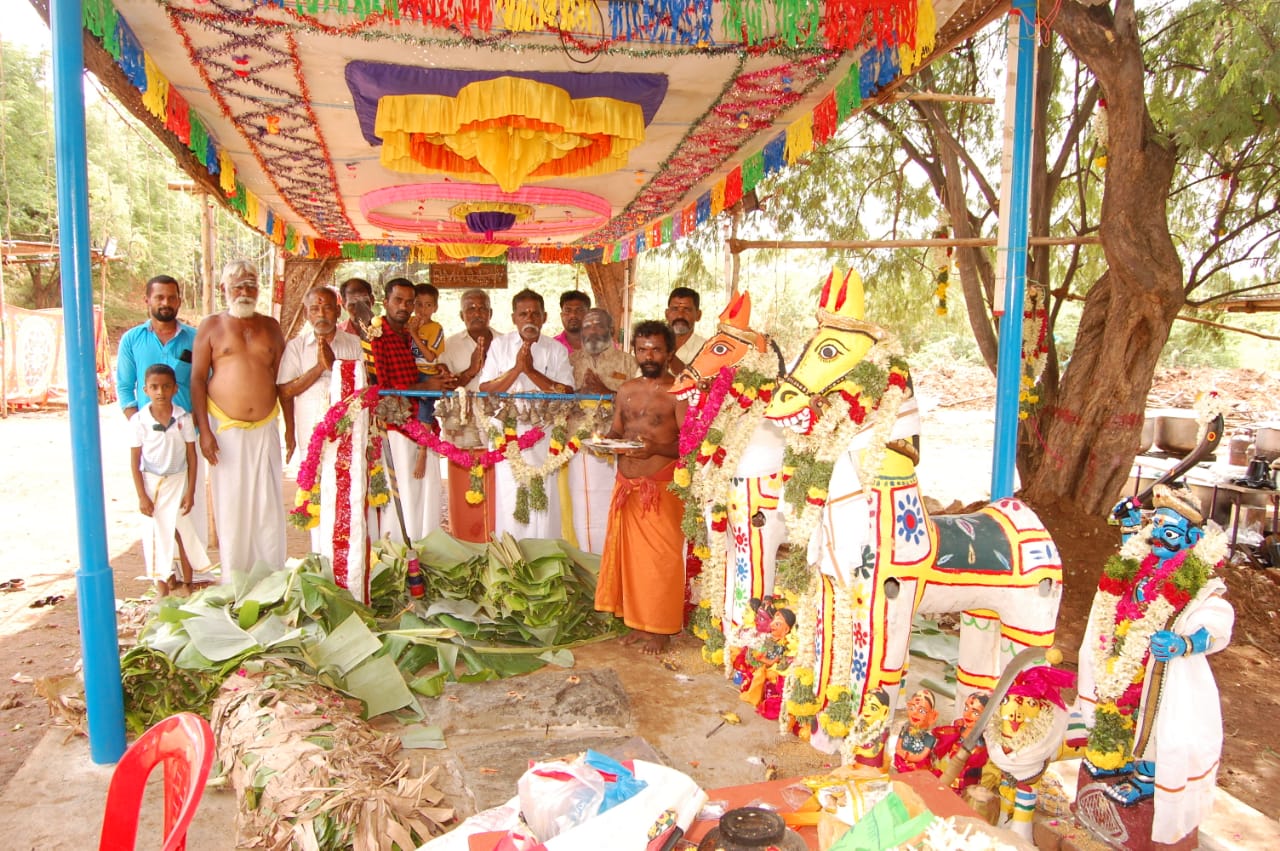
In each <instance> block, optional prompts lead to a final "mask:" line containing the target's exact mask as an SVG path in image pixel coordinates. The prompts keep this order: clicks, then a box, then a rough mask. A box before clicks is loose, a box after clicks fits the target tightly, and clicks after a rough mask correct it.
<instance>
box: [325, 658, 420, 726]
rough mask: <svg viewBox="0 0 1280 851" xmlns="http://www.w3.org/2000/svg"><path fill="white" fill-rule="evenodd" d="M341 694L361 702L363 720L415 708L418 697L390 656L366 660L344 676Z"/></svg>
mask: <svg viewBox="0 0 1280 851" xmlns="http://www.w3.org/2000/svg"><path fill="white" fill-rule="evenodd" d="M375 640H376V639H375ZM343 691H345V692H346V693H347V694H349V695H351V696H352V697H354V698H356V699H357V700H360V701H361V702H362V703H364V705H365V717H366V718H372V717H373V716H375V715H381V714H382V713H384V712H393V711H395V710H397V709H400V708H401V707H405V706H412V707H415V708H416V707H417V706H418V701H417V698H415V697H414V696H413V692H411V691H409V686H408V685H407V684H406V683H405V681H404V677H402V676H400V672H399V671H398V670H397V669H396V664H395V662H392V661H391V658H390V657H389V656H374V657H373V658H371V659H366V660H365V661H364V662H363V663H362V664H361V665H360V666H359V667H358V668H356V669H355V670H353V671H352V672H351V673H350V674H348V675H347V678H346V686H345V688H343ZM419 711H420V710H419Z"/></svg>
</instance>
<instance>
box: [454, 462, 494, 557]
mask: <svg viewBox="0 0 1280 851" xmlns="http://www.w3.org/2000/svg"><path fill="white" fill-rule="evenodd" d="M470 452H471V457H472V458H479V457H480V456H481V455H482V454H484V450H483V449H472V450H470ZM470 489H471V469H470V468H468V467H459V466H458V465H457V464H455V463H453V461H450V462H449V531H450V533H452V534H453V537H455V538H457V539H458V540H460V541H471V542H473V543H477V544H484V543H488V541H489V539H490V538H491V537H493V516H494V515H493V506H494V502H495V501H496V500H495V498H494V488H493V468H492V467H485V468H484V499H483V500H482V501H481V502H480V504H479V505H472V504H471V503H469V502H467V491H468V490H470Z"/></svg>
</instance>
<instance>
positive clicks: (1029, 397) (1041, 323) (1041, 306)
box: [1018, 286, 1049, 420]
mask: <svg viewBox="0 0 1280 851" xmlns="http://www.w3.org/2000/svg"><path fill="white" fill-rule="evenodd" d="M1048 362H1049V307H1048V304H1047V303H1046V301H1045V292H1044V288H1043V287H1040V286H1029V287H1027V303H1026V308H1025V309H1024V310H1023V311H1022V378H1021V382H1020V386H1019V390H1018V419H1020V420H1025V419H1026V418H1027V417H1029V416H1031V414H1032V413H1034V412H1035V410H1036V408H1037V407H1038V406H1039V404H1040V393H1039V392H1038V385H1039V384H1040V376H1042V375H1044V367H1045V364H1047V363H1048Z"/></svg>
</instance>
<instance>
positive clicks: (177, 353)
mask: <svg viewBox="0 0 1280 851" xmlns="http://www.w3.org/2000/svg"><path fill="white" fill-rule="evenodd" d="M146 295H147V313H148V314H150V317H151V318H150V319H148V320H147V321H146V322H143V323H142V324H141V325H138V326H136V327H134V328H130V329H129V330H128V331H126V332H125V333H124V336H123V337H121V338H120V350H119V352H118V354H117V356H116V393H117V394H118V395H119V397H120V407H121V408H123V409H124V415H125V418H126V419H128V418H132V417H133V415H134V414H135V413H137V411H138V408H139V407H140V406H142V405H146V404H148V403H149V401H150V400H149V399H148V397H147V394H146V389H145V385H146V372H147V367H149V366H151V365H152V364H155V363H163V364H168V365H169V366H171V367H173V371H174V373H175V374H176V375H177V378H178V392H177V393H176V394H175V395H174V397H173V402H174V404H175V405H178V406H179V407H181V408H183V409H184V410H187V411H190V410H191V359H192V351H193V349H194V348H195V342H196V329H195V328H193V327H191V326H190V325H188V324H186V323H185V322H180V321H179V320H178V310H179V309H180V308H181V307H182V289H181V287H179V286H178V282H177V281H175V280H174V279H173V278H171V277H169V276H168V275H156V276H155V277H154V278H152V279H151V280H149V281H147V290H146ZM197 427H198V426H197ZM196 459H197V464H196V485H195V504H194V505H193V506H192V508H191V513H190V515H188V516H189V517H190V518H191V521H192V525H194V526H195V528H196V533H197V535H198V537H199V538H200V543H201V546H206V547H207V544H208V540H207V536H208V532H209V520H208V509H207V507H206V500H205V493H204V490H205V488H204V481H205V465H204V459H203V458H201V457H200V453H199V452H197V453H196ZM178 551H179V556H180V557H181V559H182V561H183V564H184V565H186V564H188V562H187V554H186V552H185V551H184V550H183V549H182V541H181V539H179V540H178ZM188 575H191V574H188ZM180 577H181V574H179V578H180Z"/></svg>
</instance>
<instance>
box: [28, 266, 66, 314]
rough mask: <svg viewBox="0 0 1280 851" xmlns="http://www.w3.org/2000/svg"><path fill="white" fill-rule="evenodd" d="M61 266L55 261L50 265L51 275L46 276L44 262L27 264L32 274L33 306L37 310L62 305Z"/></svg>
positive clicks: (29, 272)
mask: <svg viewBox="0 0 1280 851" xmlns="http://www.w3.org/2000/svg"><path fill="white" fill-rule="evenodd" d="M61 268H62V267H61V264H58V263H54V264H53V265H52V266H50V267H49V276H48V277H45V274H44V273H45V267H44V264H42V263H32V264H30V265H28V266H27V273H28V274H29V275H30V276H31V306H32V307H34V308H35V309H36V310H45V309H46V308H50V307H61V306H62V277H61V274H60V272H61Z"/></svg>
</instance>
